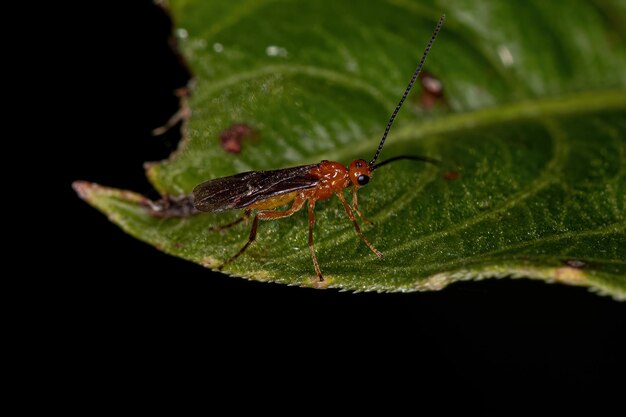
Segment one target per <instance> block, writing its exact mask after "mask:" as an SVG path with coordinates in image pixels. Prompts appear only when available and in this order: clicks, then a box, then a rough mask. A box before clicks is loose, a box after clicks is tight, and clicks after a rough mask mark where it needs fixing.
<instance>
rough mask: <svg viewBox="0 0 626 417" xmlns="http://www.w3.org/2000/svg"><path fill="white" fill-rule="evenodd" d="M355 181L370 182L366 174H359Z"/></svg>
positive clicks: (362, 183)
mask: <svg viewBox="0 0 626 417" xmlns="http://www.w3.org/2000/svg"><path fill="white" fill-rule="evenodd" d="M356 181H357V182H358V183H359V185H365V184H367V183H368V182H370V177H368V176H367V175H359V178H357V179H356Z"/></svg>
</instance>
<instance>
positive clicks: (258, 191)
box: [193, 164, 319, 212]
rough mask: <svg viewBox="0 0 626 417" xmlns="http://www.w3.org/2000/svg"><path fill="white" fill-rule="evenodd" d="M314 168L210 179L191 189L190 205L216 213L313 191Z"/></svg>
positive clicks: (304, 167) (314, 181)
mask: <svg viewBox="0 0 626 417" xmlns="http://www.w3.org/2000/svg"><path fill="white" fill-rule="evenodd" d="M317 166H318V165H317V164H313V165H302V166H298V167H292V168H283V169H276V170H272V171H249V172H242V173H241V174H237V175H233V176H230V177H223V178H216V179H214V180H209V181H206V182H203V183H202V184H200V185H198V186H197V187H196V188H194V190H193V204H194V206H195V207H196V208H197V209H198V210H200V211H212V212H219V211H225V210H231V209H239V208H244V207H248V206H249V205H251V204H254V203H256V202H257V201H261V200H265V199H268V198H271V197H275V196H278V195H282V194H287V193H291V192H293V191H298V190H305V189H308V188H313V187H315V186H316V185H317V183H318V182H319V178H317V177H316V176H312V175H311V169H313V168H316V167H317Z"/></svg>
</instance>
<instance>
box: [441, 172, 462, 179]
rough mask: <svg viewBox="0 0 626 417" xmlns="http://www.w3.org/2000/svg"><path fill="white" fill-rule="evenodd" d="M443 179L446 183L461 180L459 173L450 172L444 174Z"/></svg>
mask: <svg viewBox="0 0 626 417" xmlns="http://www.w3.org/2000/svg"><path fill="white" fill-rule="evenodd" d="M443 179H444V180H446V181H454V180H457V179H459V173H458V172H457V171H448V172H446V173H445V174H444V176H443Z"/></svg>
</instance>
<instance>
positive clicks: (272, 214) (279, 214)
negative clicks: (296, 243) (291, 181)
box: [217, 196, 306, 271]
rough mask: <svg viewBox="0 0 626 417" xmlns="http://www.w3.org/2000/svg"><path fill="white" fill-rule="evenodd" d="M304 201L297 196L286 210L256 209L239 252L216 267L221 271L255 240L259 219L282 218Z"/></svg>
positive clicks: (302, 204)
mask: <svg viewBox="0 0 626 417" xmlns="http://www.w3.org/2000/svg"><path fill="white" fill-rule="evenodd" d="M305 201H306V200H305V199H304V198H303V197H302V196H297V197H296V198H295V199H294V201H293V204H292V205H291V207H290V208H289V209H288V210H286V211H275V210H260V211H258V212H257V213H256V215H255V216H254V220H252V228H251V229H250V236H248V241H247V242H246V244H245V245H243V247H242V248H241V249H239V252H237V253H236V254H234V255H233V256H231V257H230V258H228V259H226V260H225V261H224V263H223V264H222V265H220V266H219V267H218V268H217V269H218V270H220V271H221V270H222V269H224V267H225V266H226V265H228V264H229V263H231V262H232V261H234V260H235V259H237V258H239V256H241V254H242V253H244V252H245V251H246V249H248V246H250V245H251V244H252V242H254V241H255V240H256V232H257V227H258V225H259V220H276V219H282V218H284V217H289V216H291V215H292V214H294V213H295V212H296V211H298V210H300V209H301V208H302V207H303V206H304V202H305ZM246 211H247V212H248V213H249V212H250V211H249V210H246ZM248 215H249V214H248ZM244 216H245V213H244ZM233 223H235V222H233ZM237 223H239V222H237ZM235 224H236V223H235Z"/></svg>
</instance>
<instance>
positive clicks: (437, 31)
mask: <svg viewBox="0 0 626 417" xmlns="http://www.w3.org/2000/svg"><path fill="white" fill-rule="evenodd" d="M445 18H446V15H445V14H444V15H442V16H441V18H440V19H439V23H437V27H436V28H435V31H434V32H433V36H432V37H431V38H430V41H429V42H428V45H426V49H425V50H424V55H422V59H421V60H420V63H419V64H418V65H417V68H416V69H415V72H414V73H413V78H411V81H410V82H409V85H408V86H407V88H406V90H404V94H403V95H402V98H401V99H400V102H399V103H398V105H397V106H396V109H395V110H394V111H393V114H392V115H391V119H389V123H387V128H386V129H385V133H384V134H383V138H382V139H381V140H380V145H378V149H376V153H375V154H374V158H372V160H371V161H370V162H369V164H368V165H369V166H370V167H371V166H372V165H373V164H374V162H376V159H378V155H380V151H382V150H383V145H384V144H385V139H387V134H388V133H389V130H390V129H391V125H392V124H393V119H395V118H396V115H397V114H398V111H399V110H400V107H402V103H404V100H405V99H406V96H408V95H409V91H411V87H413V83H415V80H416V79H417V76H418V75H419V73H420V71H421V70H422V66H423V65H424V61H425V60H426V55H428V52H429V51H430V47H431V46H433V43H434V42H435V38H436V37H437V34H438V33H439V29H441V25H443V19H445Z"/></svg>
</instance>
